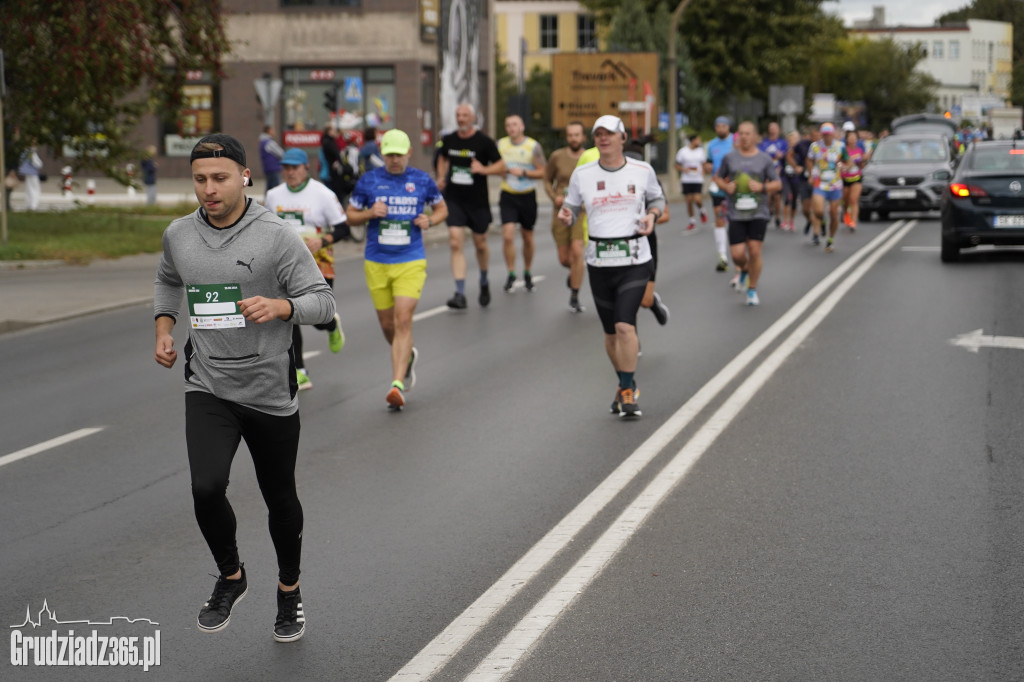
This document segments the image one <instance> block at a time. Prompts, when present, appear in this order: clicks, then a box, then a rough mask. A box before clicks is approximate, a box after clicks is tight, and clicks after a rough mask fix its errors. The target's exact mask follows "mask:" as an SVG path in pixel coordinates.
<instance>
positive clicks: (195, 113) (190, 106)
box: [160, 71, 220, 156]
mask: <svg viewBox="0 0 1024 682" xmlns="http://www.w3.org/2000/svg"><path fill="white" fill-rule="evenodd" d="M181 90H182V101H183V106H182V110H181V112H180V113H179V114H178V115H177V117H176V118H166V119H164V120H163V122H162V130H161V136H160V137H161V142H162V143H163V148H164V149H163V152H164V154H165V155H166V156H188V155H189V154H191V153H192V148H193V147H194V146H195V145H196V142H198V141H199V138H201V137H203V136H204V135H209V134H210V133H215V132H217V131H218V130H219V129H220V126H219V115H218V112H219V111H220V102H219V99H220V88H219V87H218V86H217V85H216V84H215V83H214V82H213V77H212V74H210V73H209V72H206V71H190V72H188V74H186V83H185V85H184V86H182V89H181Z"/></svg>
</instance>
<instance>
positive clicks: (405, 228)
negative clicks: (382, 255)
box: [377, 218, 412, 246]
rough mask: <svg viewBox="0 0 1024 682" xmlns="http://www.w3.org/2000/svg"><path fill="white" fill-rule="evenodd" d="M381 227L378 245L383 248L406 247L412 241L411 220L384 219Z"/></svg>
mask: <svg viewBox="0 0 1024 682" xmlns="http://www.w3.org/2000/svg"><path fill="white" fill-rule="evenodd" d="M379 226H380V233H379V234H378V235H377V243H378V244H381V245H383V246H405V245H407V244H409V243H411V241H412V238H411V237H410V232H411V230H412V221H410V220H386V219H384V218H382V219H381V221H380V223H379Z"/></svg>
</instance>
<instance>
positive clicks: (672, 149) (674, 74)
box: [667, 0, 692, 194]
mask: <svg viewBox="0 0 1024 682" xmlns="http://www.w3.org/2000/svg"><path fill="white" fill-rule="evenodd" d="M690 2H692V0H682V2H680V3H679V4H678V5H676V8H675V11H673V12H672V21H670V22H669V25H668V159H667V161H668V177H669V185H670V187H669V193H671V194H675V193H676V192H677V191H678V190H679V175H678V174H677V173H676V151H678V149H679V129H678V128H676V114H677V113H678V111H679V74H678V70H679V66H678V64H677V63H676V61H677V57H676V41H678V40H679V20H680V19H681V18H682V16H683V11H684V10H686V7H687V5H689V4H690Z"/></svg>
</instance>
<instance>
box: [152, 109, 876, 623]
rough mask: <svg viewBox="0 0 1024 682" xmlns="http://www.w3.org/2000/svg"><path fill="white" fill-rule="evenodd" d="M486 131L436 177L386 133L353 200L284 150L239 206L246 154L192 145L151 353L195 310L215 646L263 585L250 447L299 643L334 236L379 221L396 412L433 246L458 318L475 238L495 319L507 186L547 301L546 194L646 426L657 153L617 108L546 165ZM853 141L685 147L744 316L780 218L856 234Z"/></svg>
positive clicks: (466, 128) (691, 197) (577, 306)
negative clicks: (190, 202) (239, 523)
mask: <svg viewBox="0 0 1024 682" xmlns="http://www.w3.org/2000/svg"><path fill="white" fill-rule="evenodd" d="M476 120H477V116H476V112H475V111H474V110H473V107H472V106H470V105H468V104H462V105H460V106H459V107H458V108H457V110H456V121H457V125H458V127H457V129H456V130H455V131H454V132H452V133H450V134H448V135H445V136H444V137H443V139H442V140H441V142H440V144H439V146H438V149H437V153H436V154H435V160H434V163H435V167H434V168H433V169H431V171H433V173H431V172H427V171H424V170H421V169H417V168H413V167H411V166H410V165H409V160H410V156H411V151H412V144H411V142H410V140H409V137H408V135H407V134H406V133H404V132H402V131H401V130H389V131H387V132H386V133H385V134H384V135H383V136H382V138H381V140H380V145H379V146H380V156H381V158H382V160H383V165H378V166H375V167H373V168H372V169H369V170H367V171H366V172H365V173H364V174H363V175H362V176H360V177H359V179H358V181H357V182H356V183H355V186H354V188H353V189H352V191H351V194H350V196H349V197H348V201H347V205H345V206H344V207H343V205H342V202H341V201H340V200H339V198H338V195H337V193H336V192H334V191H332V190H331V189H330V188H328V187H327V186H325V185H324V184H323V183H321V182H320V181H319V180H317V179H316V178H315V177H312V176H311V175H310V172H309V168H310V161H309V157H308V156H307V154H306V152H304V151H302V150H300V149H288V150H284V151H283V153H282V154H281V158H280V172H281V179H282V182H280V183H279V184H277V185H276V186H273V187H270V188H268V190H267V192H266V194H265V196H263V197H261V199H262V202H260V201H254V200H253V199H252V198H249V197H247V196H246V194H245V188H246V187H247V186H251V185H252V179H251V171H250V170H249V168H248V167H247V165H246V154H245V150H244V148H243V147H242V145H241V143H239V142H238V140H236V139H235V138H233V137H231V136H230V135H226V134H221V133H218V134H214V135H209V136H206V137H204V138H203V139H202V140H200V141H199V143H198V144H197V145H196V146H195V148H194V149H193V151H192V154H191V158H190V163H191V166H192V178H193V184H194V186H195V191H196V197H197V199H198V200H199V204H200V206H199V208H198V209H197V210H196V211H195V212H194V213H192V214H191V215H189V216H186V217H183V218H180V219H178V220H176V221H174V222H173V223H172V224H171V225H170V226H169V227H168V228H167V230H166V231H165V233H164V238H163V255H162V258H161V262H160V265H159V268H158V271H157V275H156V281H155V301H154V311H155V312H154V315H155V330H156V346H155V354H154V358H155V360H156V362H157V363H158V364H160V365H162V366H164V367H168V368H170V367H172V366H173V365H174V364H175V363H176V361H177V357H178V353H177V350H175V340H174V338H173V336H172V333H173V330H174V326H175V324H176V322H177V318H178V315H179V314H180V312H181V307H182V304H183V303H184V304H185V309H186V310H187V318H188V319H187V329H188V338H187V342H186V343H185V345H184V353H183V354H184V358H183V360H184V362H183V364H184V378H185V396H186V399H185V408H186V409H185V422H186V424H185V435H186V445H187V450H188V460H189V467H190V472H191V478H192V495H193V502H194V507H195V514H196V518H197V521H198V523H199V527H200V530H201V531H202V534H203V536H204V538H205V540H206V542H207V544H208V546H209V549H210V552H211V554H212V555H213V559H214V561H215V562H216V564H217V567H218V570H219V576H218V577H217V582H216V584H215V587H214V591H213V594H212V595H211V597H210V599H209V600H208V601H207V602H206V603H205V604H204V605H203V607H202V608H201V609H200V612H199V616H198V622H197V625H198V628H199V629H200V630H201V631H204V632H216V631H219V630H221V629H223V628H224V627H226V626H227V625H228V623H229V620H230V616H231V612H232V609H233V607H234V605H235V604H237V603H238V601H240V600H241V599H242V598H243V597H244V596H245V595H246V593H247V590H248V583H247V577H246V572H245V566H244V564H243V563H242V562H241V561H240V559H239V552H238V548H237V545H236V540H235V516H234V512H233V511H232V508H231V505H230V504H229V503H228V500H227V496H226V492H227V486H228V477H229V472H230V468H231V462H232V459H233V457H234V454H235V451H236V450H237V448H238V445H239V443H240V441H241V440H243V439H244V440H245V442H246V444H247V445H248V448H249V451H250V454H251V456H252V458H253V462H254V465H255V470H256V475H257V478H258V480H259V484H260V489H261V491H262V493H263V496H264V499H265V501H266V504H267V508H268V511H269V526H270V534H271V538H272V540H273V543H274V547H275V549H276V551H277V558H278V564H279V580H278V586H277V604H278V613H277V617H276V620H275V622H274V629H273V634H274V638H275V640H277V641H280V642H290V641H294V640H296V639H299V638H300V637H302V635H303V633H304V632H305V611H304V607H303V603H302V597H301V593H300V591H299V582H298V581H299V557H300V553H301V545H302V525H303V520H302V519H303V517H302V507H301V504H300V503H299V499H298V495H297V493H296V489H295V477H294V471H295V462H296V457H297V452H298V441H299V411H298V394H299V392H300V391H302V390H305V389H308V388H310V387H312V385H313V382H312V380H311V379H310V377H309V375H308V373H307V371H306V369H305V368H304V366H303V362H302V352H303V336H302V333H301V331H300V326H301V325H310V326H313V327H314V328H316V329H319V330H322V331H324V332H326V336H327V343H328V347H329V348H330V350H331V351H332V352H335V353H338V352H340V351H341V350H342V349H343V347H344V344H345V335H344V332H343V331H342V326H341V323H342V321H341V319H340V317H339V315H338V314H337V311H336V305H335V299H334V294H333V291H332V286H333V282H334V275H335V270H334V257H333V252H332V251H333V245H334V244H335V243H336V242H338V241H340V240H345V239H348V238H349V237H350V230H351V228H352V226H363V225H365V226H366V245H365V252H364V259H363V260H364V263H363V269H364V273H365V278H366V285H367V289H368V292H369V296H368V300H369V301H370V302H372V305H373V307H374V309H375V311H376V313H377V318H378V321H379V324H380V328H381V332H382V333H383V336H384V339H385V341H386V342H387V344H388V346H389V356H390V364H391V370H392V371H391V375H390V378H389V383H388V384H387V387H386V390H385V391H383V398H384V403H385V404H386V405H387V407H388V408H389V409H391V410H394V411H399V410H402V409H403V408H404V407H405V406H406V401H407V397H406V394H407V393H408V392H409V391H410V390H411V389H412V388H413V386H414V385H415V383H416V372H415V366H416V363H417V360H418V358H419V351H418V350H417V348H416V347H415V345H414V344H413V332H412V325H413V316H414V313H415V310H416V306H417V303H418V302H419V299H420V296H421V294H422V291H423V286H424V283H425V280H426V274H427V267H426V251H425V248H424V239H423V235H424V232H425V231H428V230H430V229H438V228H439V226H440V225H441V224H442V223H445V224H446V226H447V227H446V228H445V229H447V236H448V244H449V251H450V265H451V273H452V280H453V285H454V293H453V295H452V297H451V298H450V299H449V300H448V302H447V305H448V308H450V309H451V310H452V311H454V312H462V311H465V310H466V309H467V308H468V307H469V303H468V298H467V293H466V292H467V286H466V280H467V274H468V264H467V261H466V257H465V255H464V253H463V248H464V238H465V234H466V230H467V229H468V230H469V233H470V234H471V236H472V242H473V247H474V250H475V253H476V264H477V271H478V279H477V282H478V285H477V287H476V293H477V299H476V300H477V303H478V304H479V305H480V306H481V307H487V306H488V305H490V303H491V291H490V277H489V265H490V254H489V250H488V243H487V233H488V230H489V227H490V225H491V223H492V221H493V215H492V209H491V204H490V194H489V192H488V185H487V179H488V178H487V176H489V175H495V176H499V177H500V178H501V193H500V199H499V202H498V205H499V212H500V224H501V232H502V255H503V259H504V262H505V267H506V273H505V277H504V284H503V287H502V289H503V291H504V292H506V293H512V292H514V291H517V290H519V289H522V290H524V291H526V292H528V293H529V292H532V291H533V290H534V285H535V280H534V277H533V273H532V267H533V256H534V250H535V243H534V231H535V230H534V228H535V227H536V222H537V217H538V203H537V186H538V185H540V186H542V187H543V189H544V191H545V192H546V194H547V195H548V197H549V198H550V200H551V202H552V205H553V211H552V214H553V215H552V219H551V225H550V228H551V234H552V236H553V238H554V241H555V244H556V247H557V251H558V261H559V263H560V264H561V265H562V266H563V267H564V268H565V269H566V271H567V277H566V287H567V288H568V289H569V306H568V308H569V311H570V312H571V313H574V314H578V313H582V312H584V306H583V304H582V302H581V298H580V289H581V287H582V285H583V279H584V275H586V278H587V279H588V280H589V288H590V291H591V300H592V301H593V304H594V306H595V308H596V313H597V317H598V319H599V321H600V326H601V332H602V336H603V345H604V349H605V352H606V353H607V355H608V359H609V361H610V364H611V366H612V370H613V371H614V373H615V379H616V381H615V391H614V397H613V400H612V403H611V412H612V413H613V414H615V415H617V416H618V417H619V418H622V419H635V418H637V417H639V416H640V415H641V414H642V413H641V410H640V403H639V396H640V391H639V387H638V384H637V378H636V371H637V365H638V358H639V357H640V355H641V350H640V341H639V339H638V337H637V331H636V325H637V316H638V314H639V311H640V309H641V308H647V309H649V310H651V312H652V314H653V315H654V317H655V318H656V320H657V321H658V323H659V324H661V325H665V324H667V323H668V320H669V314H670V313H669V309H668V306H666V305H665V303H664V302H663V301H662V300H661V296H660V295H659V294H658V292H657V291H656V290H655V278H656V272H657V264H658V240H657V233H656V226H657V225H659V224H664V223H666V222H667V221H668V220H669V213H668V206H667V204H666V199H665V192H664V189H663V188H662V186H661V185H660V183H659V181H658V177H657V175H656V174H655V172H654V169H653V168H652V167H651V166H650V165H649V164H648V163H646V162H645V161H644V160H643V158H642V146H639V147H638V145H637V144H636V141H635V140H632V141H631V140H630V137H629V135H628V133H627V131H626V127H625V125H624V124H623V121H622V120H621V119H620V118H618V117H617V116H613V115H605V116H601V117H600V118H598V119H597V120H596V121H594V122H593V123H592V124H591V125H589V126H587V125H585V124H584V123H583V122H580V121H576V122H573V123H570V124H569V125H568V126H567V127H566V129H565V141H566V145H565V146H564V147H562V148H560V149H557V150H554V151H553V152H552V153H551V155H550V157H547V156H546V155H545V153H544V150H543V149H542V148H541V145H540V144H539V143H538V142H537V141H536V140H534V139H532V138H530V137H529V136H527V135H526V131H525V126H524V123H523V120H522V119H521V118H520V117H519V116H515V115H512V116H509V117H507V118H506V119H505V121H504V127H505V132H506V135H505V136H504V137H502V138H501V139H499V140H497V141H495V140H493V139H491V138H490V137H488V136H487V135H486V134H485V133H483V132H482V131H481V130H479V129H478V128H477V125H476ZM851 127H852V126H849V125H845V126H844V127H843V128H844V129H843V131H842V134H843V137H842V138H841V137H840V136H838V135H837V132H836V130H835V127H834V126H833V125H832V124H830V123H826V124H823V125H822V126H821V127H820V129H813V130H809V131H807V132H806V134H804V135H800V134H797V133H791V134H789V135H786V136H783V135H782V132H781V131H780V129H779V126H778V125H777V124H775V123H771V124H769V126H768V127H767V129H766V131H765V134H764V135H763V136H761V135H759V133H758V131H757V129H756V128H755V126H754V124H753V123H751V122H749V121H744V122H740V123H739V125H738V126H736V129H735V131H733V128H732V122H731V121H730V120H729V119H728V118H725V117H720V118H719V119H717V120H716V121H715V127H714V130H715V137H714V139H712V140H711V141H710V142H709V143H708V144H707V145H706V146H705V145H703V143H702V141H701V139H700V137H699V136H698V135H692V136H690V137H689V138H688V143H687V144H686V145H684V147H683V149H681V150H680V151H679V154H678V156H677V157H676V159H675V163H676V168H677V169H678V170H679V172H680V173H681V187H680V189H681V191H682V194H683V196H684V198H685V204H686V210H687V219H688V222H687V227H686V229H687V230H696V224H697V220H700V222H701V223H702V224H703V223H706V222H707V221H708V219H709V215H708V213H707V210H706V209H705V205H706V204H707V203H710V204H711V207H712V209H713V219H714V230H713V232H712V234H713V244H709V251H708V252H709V255H713V258H714V268H715V270H717V271H720V272H727V271H729V270H730V268H732V269H733V270H734V271H735V272H734V277H733V278H732V280H731V282H730V284H731V285H732V286H733V287H734V288H736V289H737V290H738V291H740V292H742V293H743V294H744V295H745V302H746V303H747V305H750V306H756V305H759V304H760V299H759V296H758V283H759V281H760V279H761V273H762V269H763V266H762V249H761V247H762V244H763V242H764V239H765V235H766V233H767V232H768V230H769V226H770V225H772V224H773V223H774V226H775V228H776V229H779V230H795V229H796V228H795V224H796V221H797V220H798V216H799V215H802V216H803V217H804V219H805V220H806V223H805V226H804V232H805V233H806V234H809V235H810V238H811V239H812V241H813V243H814V244H815V245H818V244H820V242H821V240H822V238H824V243H825V250H826V251H828V252H831V251H833V250H834V249H835V238H836V234H837V232H838V230H839V225H840V220H841V216H842V221H843V222H845V224H846V226H847V227H848V229H850V230H855V229H856V223H857V209H856V206H857V195H858V190H859V186H858V183H859V182H860V169H861V168H862V167H863V165H864V163H865V162H866V161H867V159H868V158H869V157H870V154H871V143H870V139H866V140H865V139H862V136H861V135H859V134H858V133H857V131H856V130H852V129H847V128H851ZM588 133H589V134H590V136H591V138H592V141H593V146H592V147H591V148H589V149H588V148H587V144H586V139H587V135H588ZM706 199H710V202H707V201H706ZM517 232H518V235H519V240H518V241H519V245H520V246H521V248H520V249H519V250H520V251H521V253H519V254H517V239H516V236H517ZM826 232H827V234H826ZM520 259H521V261H520ZM519 262H521V263H522V268H521V269H520V268H519V266H518V263H519ZM382 383H384V382H383V381H382Z"/></svg>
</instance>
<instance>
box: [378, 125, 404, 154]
mask: <svg viewBox="0 0 1024 682" xmlns="http://www.w3.org/2000/svg"><path fill="white" fill-rule="evenodd" d="M411 148H412V143H411V142H409V136H408V135H406V134H405V133H403V132H402V131H401V130H398V129H397V128H396V129H394V130H389V131H387V132H386V133H384V137H382V138H380V153H381V154H384V155H385V156H386V155H388V154H403V155H404V154H408V153H409V149H411Z"/></svg>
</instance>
